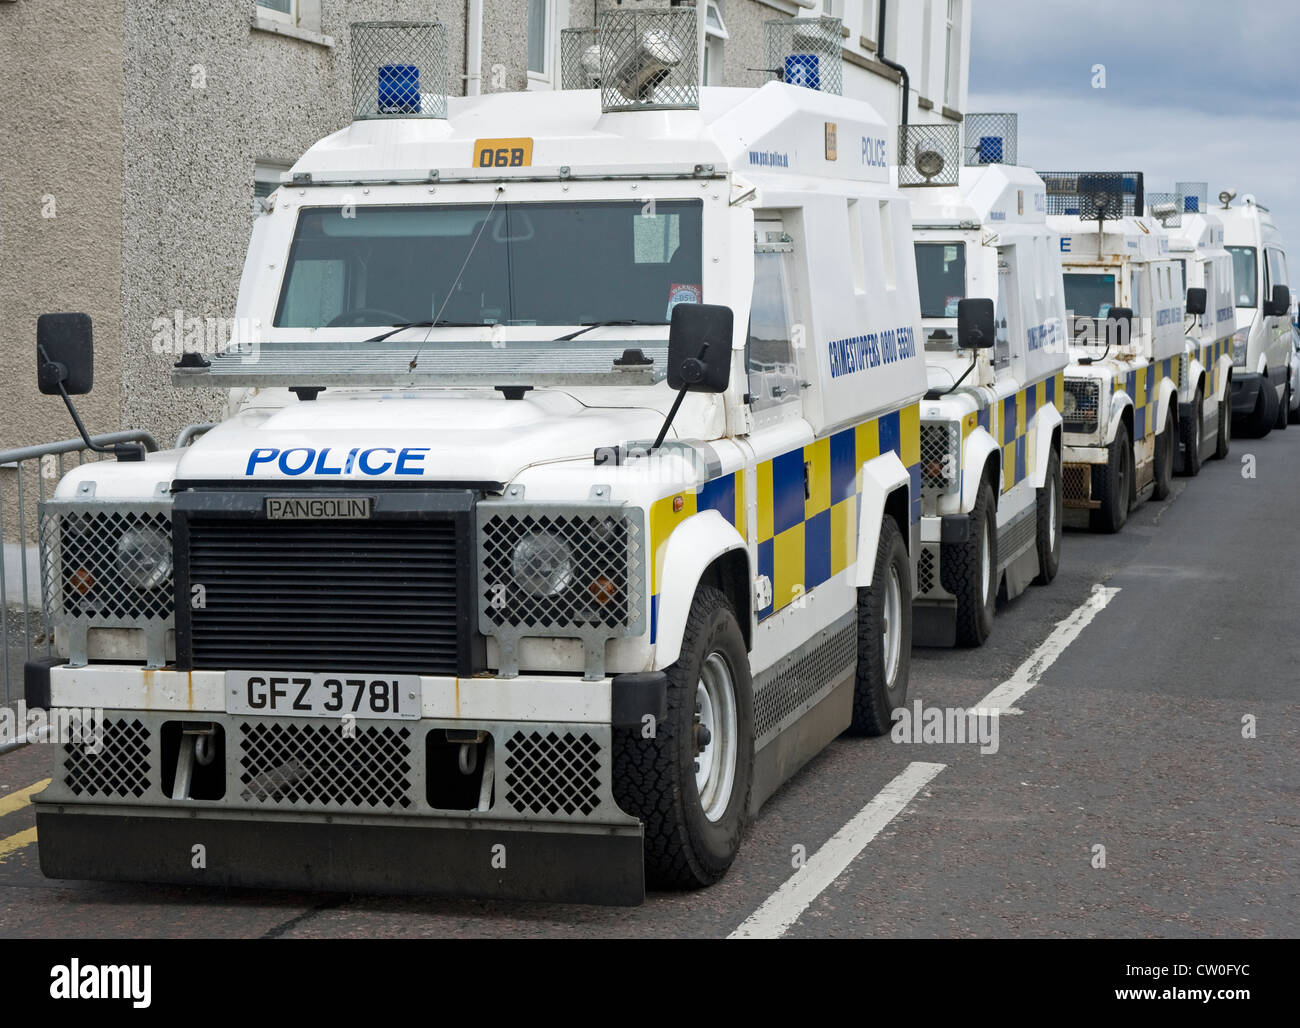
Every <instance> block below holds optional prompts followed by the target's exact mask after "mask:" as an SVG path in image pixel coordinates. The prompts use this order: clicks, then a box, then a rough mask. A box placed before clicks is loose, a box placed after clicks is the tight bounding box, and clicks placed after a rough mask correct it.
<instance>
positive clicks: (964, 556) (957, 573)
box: [942, 479, 998, 646]
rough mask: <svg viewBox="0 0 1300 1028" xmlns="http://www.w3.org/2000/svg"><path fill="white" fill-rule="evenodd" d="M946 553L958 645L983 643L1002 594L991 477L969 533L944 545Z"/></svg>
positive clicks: (945, 573) (947, 585) (973, 513)
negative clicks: (954, 602) (954, 606)
mask: <svg viewBox="0 0 1300 1028" xmlns="http://www.w3.org/2000/svg"><path fill="white" fill-rule="evenodd" d="M942 556H943V587H944V588H945V589H947V590H948V591H949V592H950V593H952V594H953V595H954V596H955V597H957V645H959V646H983V645H984V642H985V640H987V639H988V637H989V635H990V634H991V633H992V631H993V614H994V611H995V610H996V607H997V598H998V574H997V570H998V524H997V507H996V500H995V499H994V497H993V487H992V486H991V485H989V482H988V479H985V480H984V481H983V482H981V483H980V488H979V493H978V494H977V495H976V497H975V509H974V510H972V511H971V514H970V535H969V537H968V538H967V539H966V541H965V542H964V543H950V544H949V545H947V546H944V547H943V554H942Z"/></svg>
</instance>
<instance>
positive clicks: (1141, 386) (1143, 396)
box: [1133, 366, 1151, 408]
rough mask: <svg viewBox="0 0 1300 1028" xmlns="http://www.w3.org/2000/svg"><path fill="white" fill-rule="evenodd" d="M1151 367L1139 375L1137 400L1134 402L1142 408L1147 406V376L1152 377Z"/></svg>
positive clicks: (1144, 369)
mask: <svg viewBox="0 0 1300 1028" xmlns="http://www.w3.org/2000/svg"><path fill="white" fill-rule="evenodd" d="M1150 373H1151V369H1150V367H1149V366H1148V367H1146V368H1143V369H1142V370H1141V371H1139V372H1138V373H1137V399H1136V400H1134V401H1133V402H1134V403H1135V404H1136V405H1137V406H1138V407H1139V408H1140V407H1145V406H1146V405H1147V376H1148V375H1150Z"/></svg>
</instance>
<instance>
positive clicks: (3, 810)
mask: <svg viewBox="0 0 1300 1028" xmlns="http://www.w3.org/2000/svg"><path fill="white" fill-rule="evenodd" d="M49 784H50V779H48V778H47V779H45V780H44V781H43V782H37V783H36V784H35V785H29V786H28V787H27V788H26V789H19V790H18V791H17V792H11V793H10V794H9V795H8V796H0V817H4V816H5V815H7V814H12V813H14V812H15V811H18V810H22V809H23V807H26V806H28V805H29V804H30V803H31V802H32V797H33V796H34V795H35V794H36V793H38V792H40V791H41V790H42V789H44V788H45V787H46V786H47V785H49ZM35 841H36V829H35V828H28V829H27V830H26V831H22V832H19V833H18V834H16V835H10V836H8V837H7V838H3V839H0V864H3V863H4V861H5V859H6V858H7V857H8V856H9V855H10V854H11V853H17V852H18V851H19V850H21V849H25V848H26V847H28V846H30V845H31V844H32V843H34V842H35Z"/></svg>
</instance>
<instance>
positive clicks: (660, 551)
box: [650, 493, 697, 596]
mask: <svg viewBox="0 0 1300 1028" xmlns="http://www.w3.org/2000/svg"><path fill="white" fill-rule="evenodd" d="M679 496H680V497H681V500H682V509H681V510H680V511H677V512H674V511H673V501H674V500H676V499H677V498H678V497H679ZM695 501H696V496H695V493H677V494H676V495H674V496H665V497H664V498H663V499H662V500H656V501H655V502H654V503H652V504H651V505H650V545H651V546H653V547H654V559H653V560H652V561H651V562H650V593H651V595H652V596H657V595H658V594H659V572H660V570H661V565H662V564H663V558H664V549H665V547H667V545H668V538H669V536H671V535H672V534H673V530H674V529H676V528H677V526H678V525H680V524H681V523H682V522H683V521H685V520H686V519H687V518H689V517H693V516H694V515H695V513H696V509H697V508H696V502H695Z"/></svg>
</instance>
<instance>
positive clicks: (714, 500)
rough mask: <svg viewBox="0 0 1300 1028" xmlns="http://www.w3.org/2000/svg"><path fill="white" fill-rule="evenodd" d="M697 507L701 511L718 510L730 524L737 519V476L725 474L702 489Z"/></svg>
mask: <svg viewBox="0 0 1300 1028" xmlns="http://www.w3.org/2000/svg"><path fill="white" fill-rule="evenodd" d="M696 508H697V509H698V510H701V511H705V510H716V511H717V512H718V513H719V514H721V515H722V517H723V520H725V521H726V522H727V523H728V524H734V523H735V520H736V476H735V475H723V476H722V477H721V478H715V479H714V480H713V481H712V482H709V483H708V484H707V485H705V486H703V487H702V488H701V489H700V495H699V499H698V500H697V501H696Z"/></svg>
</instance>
